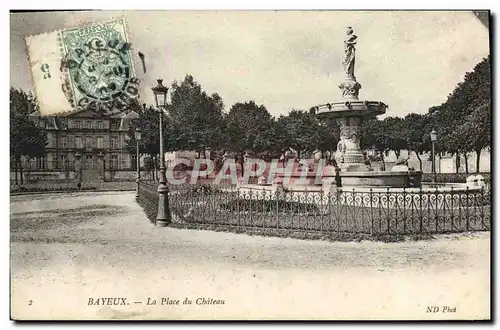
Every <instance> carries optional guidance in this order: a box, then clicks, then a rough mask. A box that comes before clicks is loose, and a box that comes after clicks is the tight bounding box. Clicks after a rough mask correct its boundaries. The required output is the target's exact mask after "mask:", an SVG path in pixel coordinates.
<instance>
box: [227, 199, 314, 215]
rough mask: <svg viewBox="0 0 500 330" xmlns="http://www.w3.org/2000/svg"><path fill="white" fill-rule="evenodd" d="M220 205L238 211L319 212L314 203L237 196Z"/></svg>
mask: <svg viewBox="0 0 500 330" xmlns="http://www.w3.org/2000/svg"><path fill="white" fill-rule="evenodd" d="M220 207H221V209H224V210H228V211H238V212H273V213H277V212H279V213H299V214H304V213H312V214H320V213H321V212H320V210H319V208H318V206H317V205H316V204H313V203H302V202H292V201H284V200H278V201H276V200H250V199H241V198H238V199H233V200H231V201H229V202H226V203H220Z"/></svg>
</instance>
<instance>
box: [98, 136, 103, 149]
mask: <svg viewBox="0 0 500 330" xmlns="http://www.w3.org/2000/svg"><path fill="white" fill-rule="evenodd" d="M97 148H104V138H103V137H102V136H98V137H97Z"/></svg>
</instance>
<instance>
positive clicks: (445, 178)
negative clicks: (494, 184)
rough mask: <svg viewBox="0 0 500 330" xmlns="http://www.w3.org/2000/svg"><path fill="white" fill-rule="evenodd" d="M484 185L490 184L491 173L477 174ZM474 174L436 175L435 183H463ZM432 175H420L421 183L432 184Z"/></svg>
mask: <svg viewBox="0 0 500 330" xmlns="http://www.w3.org/2000/svg"><path fill="white" fill-rule="evenodd" d="M479 174H481V175H482V176H483V177H484V181H485V182H486V183H490V182H491V173H489V172H487V173H479ZM471 175H476V173H436V182H439V183H465V182H466V181H467V178H468V177H469V176H471ZM432 178H433V175H432V173H422V182H432Z"/></svg>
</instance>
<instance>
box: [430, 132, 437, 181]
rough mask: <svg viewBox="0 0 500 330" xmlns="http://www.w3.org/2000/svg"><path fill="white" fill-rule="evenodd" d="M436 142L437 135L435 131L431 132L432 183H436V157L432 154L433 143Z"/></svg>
mask: <svg viewBox="0 0 500 330" xmlns="http://www.w3.org/2000/svg"><path fill="white" fill-rule="evenodd" d="M436 140H437V133H436V131H435V130H432V131H431V142H432V183H436V155H435V153H434V143H435V142H436Z"/></svg>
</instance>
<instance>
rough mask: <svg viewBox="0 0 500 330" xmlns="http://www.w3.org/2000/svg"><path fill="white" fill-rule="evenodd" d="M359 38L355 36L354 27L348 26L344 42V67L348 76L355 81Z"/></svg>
mask: <svg viewBox="0 0 500 330" xmlns="http://www.w3.org/2000/svg"><path fill="white" fill-rule="evenodd" d="M357 39H358V37H357V36H356V35H354V30H353V29H352V27H350V26H348V27H347V30H346V38H345V40H344V59H343V60H342V65H343V67H344V72H345V74H346V76H349V77H352V78H353V79H354V62H355V59H356V48H355V47H354V46H355V45H356V40H357Z"/></svg>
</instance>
